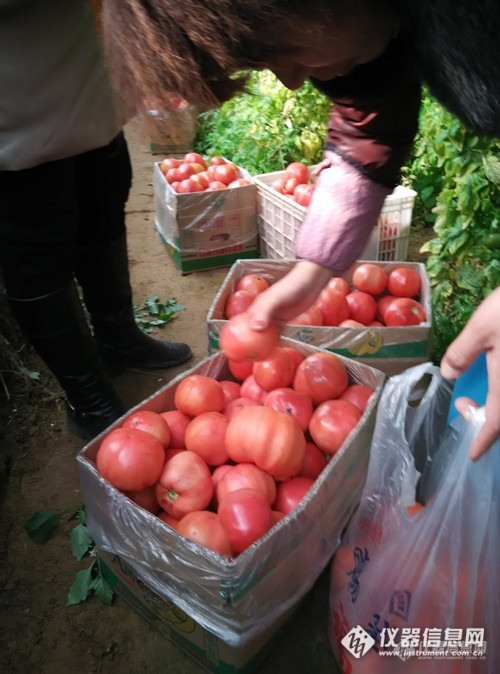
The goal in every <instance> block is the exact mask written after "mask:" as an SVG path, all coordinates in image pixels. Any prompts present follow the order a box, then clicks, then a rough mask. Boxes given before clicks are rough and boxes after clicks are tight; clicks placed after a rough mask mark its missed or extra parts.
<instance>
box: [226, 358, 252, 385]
mask: <svg viewBox="0 0 500 674" xmlns="http://www.w3.org/2000/svg"><path fill="white" fill-rule="evenodd" d="M227 366H228V368H229V372H230V373H231V374H232V375H233V377H234V378H235V379H237V380H238V381H244V380H245V379H246V378H247V377H249V376H250V375H251V374H252V372H253V361H251V360H247V361H243V362H242V363H237V362H236V361H235V360H232V359H231V358H228V359H227Z"/></svg>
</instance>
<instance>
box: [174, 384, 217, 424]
mask: <svg viewBox="0 0 500 674" xmlns="http://www.w3.org/2000/svg"><path fill="white" fill-rule="evenodd" d="M174 403H175V406H176V408H177V409H178V410H179V411H180V412H184V414H188V415H189V416H191V417H195V416H196V415H198V414H203V412H220V411H221V410H222V408H223V407H224V391H223V390H222V386H221V385H220V383H219V382H218V381H216V380H215V379H212V378H211V377H205V376H204V375H202V374H189V375H188V376H187V377H186V378H185V379H183V380H182V381H181V382H179V384H178V385H177V388H176V390H175V394H174Z"/></svg>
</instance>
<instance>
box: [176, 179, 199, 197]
mask: <svg viewBox="0 0 500 674" xmlns="http://www.w3.org/2000/svg"><path fill="white" fill-rule="evenodd" d="M193 177H194V176H193ZM203 189H204V188H202V187H201V185H200V184H199V183H198V182H197V181H196V180H193V179H192V178H185V179H184V180H181V181H180V183H179V185H178V187H177V190H176V191H177V192H179V194H189V193H191V192H203Z"/></svg>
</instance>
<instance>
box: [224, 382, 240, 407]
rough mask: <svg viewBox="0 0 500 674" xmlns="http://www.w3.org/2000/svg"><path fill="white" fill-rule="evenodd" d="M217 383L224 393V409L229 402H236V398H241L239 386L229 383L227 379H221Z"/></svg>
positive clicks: (235, 383)
mask: <svg viewBox="0 0 500 674" xmlns="http://www.w3.org/2000/svg"><path fill="white" fill-rule="evenodd" d="M219 383H220V385H221V386H222V390H223V391H224V407H226V405H227V404H228V403H230V402H231V400H236V398H240V397H241V384H238V383H237V382H235V381H230V380H229V379H223V380H222V381H220V382H219Z"/></svg>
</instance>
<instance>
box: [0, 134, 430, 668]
mask: <svg viewBox="0 0 500 674" xmlns="http://www.w3.org/2000/svg"><path fill="white" fill-rule="evenodd" d="M127 138H128V141H129V145H130V150H131V154H132V159H133V166H134V185H133V191H132V194H131V197H130V200H129V204H128V216H127V217H128V231H129V249H130V268H131V275H132V283H133V287H134V299H135V301H136V302H137V303H138V304H142V303H143V302H144V300H145V299H146V298H148V297H150V296H151V295H153V294H157V295H159V296H160V298H161V299H162V300H164V299H166V298H168V297H175V298H176V299H177V301H178V302H179V303H180V304H182V305H184V306H185V307H186V311H183V312H182V313H181V314H179V315H178V317H177V318H175V320H174V321H173V322H172V323H171V324H169V325H167V326H166V327H165V328H164V329H163V330H161V331H160V330H158V336H162V337H164V338H166V339H171V340H179V341H187V342H189V344H190V345H191V347H192V350H193V352H194V359H193V361H191V363H190V365H193V364H195V363H196V362H197V361H199V360H200V359H202V358H203V357H205V356H206V353H207V352H206V349H207V341H206V332H205V327H204V326H205V318H206V314H207V311H208V308H209V306H210V303H211V301H212V299H213V297H214V294H215V292H216V291H217V289H218V287H219V285H220V283H221V282H222V280H223V279H224V277H225V275H226V273H227V269H220V270H213V271H208V272H200V273H195V274H191V275H188V276H181V274H180V273H179V271H178V270H177V269H176V268H175V266H174V264H173V263H172V262H171V261H170V259H169V258H168V256H167V254H166V251H165V249H164V247H163V245H162V243H161V242H160V239H159V237H158V235H157V233H156V231H155V227H154V212H153V200H152V181H151V178H152V163H153V161H154V160H155V158H154V157H153V156H152V155H151V154H150V152H149V149H148V143H147V139H145V138H144V137H143V136H142V135H141V132H140V130H139V129H138V127H137V126H135V125H131V126H130V127H129V128H128V129H127ZM428 236H429V232H428V231H425V230H418V229H417V230H416V231H414V233H413V234H412V239H411V243H410V253H409V256H410V259H420V256H419V254H418V248H419V247H420V245H421V243H422V241H423V240H425V239H426V238H428ZM0 316H1V317H2V321H1V322H2V330H1V331H0V375H1V376H0V442H1V450H0V499H1V501H0V507H1V523H0V591H1V594H0V603H1V614H0V633H1V637H0V640H1V641H0V671H2V672H5V674H30V673H31V672H37V673H40V674H61V673H62V672H68V673H69V674H97V673H99V674H101V673H102V674H114V673H117V674H121V673H122V672H129V674H160V672H161V673H162V674H163V673H165V672H175V673H176V674H184V673H188V672H198V671H200V669H199V667H198V666H197V665H196V664H194V663H193V661H192V660H191V659H190V658H189V657H188V656H187V655H184V654H183V653H182V652H181V651H180V650H179V649H178V648H177V647H176V646H173V645H171V644H170V643H169V642H168V641H166V640H165V638H164V637H162V636H160V635H159V634H157V633H156V632H155V631H153V629H152V628H151V627H149V626H148V624H147V623H146V622H145V621H144V620H143V619H142V618H141V617H139V616H138V615H136V614H135V613H134V612H133V611H132V610H131V609H130V608H129V607H128V606H127V605H125V604H124V603H123V602H122V601H120V600H116V599H115V601H114V603H113V605H112V606H111V607H110V606H106V605H104V604H102V603H101V602H100V601H99V600H98V599H95V598H91V599H89V600H87V601H85V602H83V603H81V604H79V605H77V606H71V607H66V600H67V595H68V591H69V588H70V586H71V584H72V582H73V580H74V577H75V573H76V572H77V571H79V570H81V569H83V568H85V567H86V566H88V565H89V564H90V560H89V559H84V560H82V561H81V562H77V561H76V559H75V558H74V557H73V555H72V553H71V549H70V542H69V533H70V531H71V529H72V528H73V526H74V524H75V522H74V521H70V520H69V519H68V517H65V518H63V522H62V525H61V526H60V527H59V528H58V529H57V530H56V531H55V533H54V534H53V535H52V537H51V538H50V540H49V541H48V542H46V543H44V544H41V545H40V544H36V543H34V542H33V541H32V540H31V539H30V538H29V537H28V535H27V534H26V532H25V530H24V527H23V525H24V522H25V521H26V520H27V519H28V518H29V517H30V516H31V515H32V514H33V513H35V512H37V511H41V510H44V511H52V512H65V513H72V512H74V511H75V509H76V508H77V507H78V505H79V504H80V503H81V500H82V499H81V492H80V487H79V483H78V478H77V471H76V461H75V456H76V454H77V452H78V451H79V449H80V448H81V447H82V442H81V441H80V440H79V439H77V438H75V437H74V436H72V435H70V434H69V433H68V432H67V430H66V428H65V420H64V409H63V405H62V402H61V399H60V390H59V388H58V385H57V383H56V382H55V380H54V379H53V377H52V376H51V374H50V373H49V372H48V371H47V370H46V368H45V367H44V365H43V363H41V362H40V360H39V359H38V358H37V356H36V354H34V353H33V352H32V351H31V350H30V349H29V348H28V347H27V346H26V345H25V344H24V341H23V339H22V338H21V336H20V335H19V333H18V331H17V329H16V327H15V325H14V324H13V323H12V321H11V319H10V316H9V313H8V308H7V306H6V303H5V299H4V297H3V293H0ZM7 340H8V343H7ZM2 341H3V343H2ZM13 350H17V351H18V352H19V360H17V359H16V357H15V355H14V356H13V355H12V354H13V353H14V351H13ZM9 354H10V356H9ZM20 359H22V361H23V362H24V364H25V365H26V366H27V367H29V368H31V369H32V370H37V371H40V372H41V379H40V381H39V382H38V383H33V382H31V380H29V379H28V378H26V377H25V376H23V375H22V373H21V372H20V370H19V362H20ZM184 369H185V368H184ZM179 371H180V368H178V369H170V370H164V371H159V372H155V373H151V372H127V373H125V374H123V375H121V376H119V377H117V378H115V380H114V382H115V384H116V388H117V390H118V392H119V393H120V395H121V396H122V398H123V399H124V401H125V402H126V404H127V405H129V406H132V405H134V404H136V403H138V402H140V401H141V400H143V399H144V398H146V397H147V396H149V395H150V394H151V393H153V392H154V391H155V390H156V389H157V388H159V387H160V386H162V385H164V384H165V383H167V382H168V381H169V380H170V379H172V378H173V377H174V376H176V375H177V374H178V373H179ZM327 580H328V579H327V577H326V575H324V576H323V577H322V578H321V579H320V580H319V582H318V583H317V585H316V587H315V589H314V590H313V593H312V596H311V597H310V598H309V599H308V601H307V602H306V604H305V606H304V608H303V609H302V610H301V612H300V615H299V616H298V617H297V618H296V619H295V621H294V622H293V624H292V626H291V627H290V629H289V630H288V631H287V632H286V634H285V635H284V637H283V638H282V639H281V641H280V642H279V644H278V645H277V646H276V648H275V649H274V650H273V652H272V654H271V655H270V657H269V659H268V660H267V661H266V663H265V665H264V666H263V668H262V669H261V671H262V672H264V673H268V674H271V672H272V673H273V674H276V673H277V672H287V674H294V673H297V674H299V673H300V674H302V673H304V672H310V671H316V672H319V673H323V672H324V673H326V672H328V674H335V673H336V672H338V668H337V666H336V663H335V661H334V659H333V656H332V654H331V652H330V648H329V645H328V641H327V612H328V601H327V593H328V585H327Z"/></svg>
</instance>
